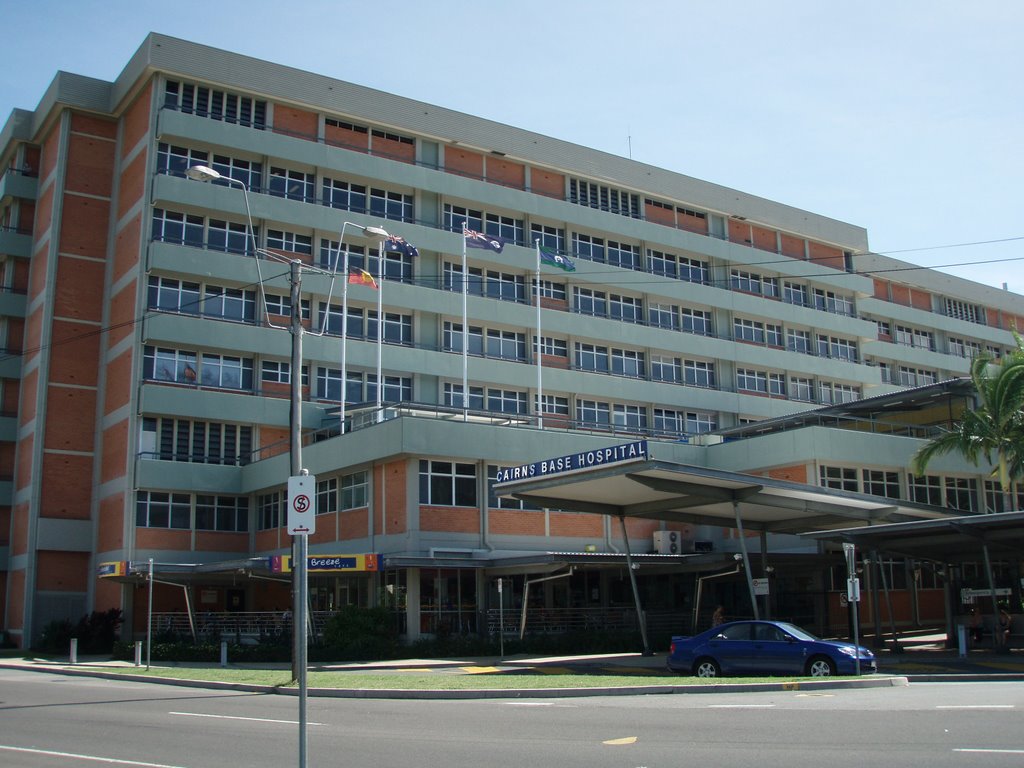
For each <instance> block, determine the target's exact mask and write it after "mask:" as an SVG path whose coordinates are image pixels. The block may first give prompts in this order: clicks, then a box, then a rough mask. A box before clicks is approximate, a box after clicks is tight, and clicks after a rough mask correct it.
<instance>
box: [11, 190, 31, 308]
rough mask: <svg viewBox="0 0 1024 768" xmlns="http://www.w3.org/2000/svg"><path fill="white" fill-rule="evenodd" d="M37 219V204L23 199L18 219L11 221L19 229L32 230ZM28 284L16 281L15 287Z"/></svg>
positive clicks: (19, 207) (22, 286) (22, 287)
mask: <svg viewBox="0 0 1024 768" xmlns="http://www.w3.org/2000/svg"><path fill="white" fill-rule="evenodd" d="M35 220H36V204H35V203H31V202H29V201H28V200H22V201H21V205H19V206H18V220H17V221H15V222H11V223H12V224H15V225H16V226H17V227H18V229H24V230H27V231H32V229H33V227H34V226H35ZM25 274H26V275H27V274H28V272H27V271H26V273H25ZM15 275H17V272H15ZM26 285H27V283H20V284H18V283H16V284H15V286H14V287H15V288H21V289H24V288H25V286H26Z"/></svg>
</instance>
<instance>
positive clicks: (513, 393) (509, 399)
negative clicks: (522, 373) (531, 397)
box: [487, 387, 527, 414]
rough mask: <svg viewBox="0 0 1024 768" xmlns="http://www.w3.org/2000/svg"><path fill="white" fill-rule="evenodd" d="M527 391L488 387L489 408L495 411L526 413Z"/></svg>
mask: <svg viewBox="0 0 1024 768" xmlns="http://www.w3.org/2000/svg"><path fill="white" fill-rule="evenodd" d="M526 403H527V396H526V392H519V391H517V390H514V389H493V388H491V387H488V388H487V410H489V411H494V412H495V413H515V414H525V413H526Z"/></svg>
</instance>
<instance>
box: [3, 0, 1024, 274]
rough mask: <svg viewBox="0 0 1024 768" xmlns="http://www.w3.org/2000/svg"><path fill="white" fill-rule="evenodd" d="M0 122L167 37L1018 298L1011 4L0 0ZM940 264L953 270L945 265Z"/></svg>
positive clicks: (941, 0) (917, 0)
mask: <svg viewBox="0 0 1024 768" xmlns="http://www.w3.org/2000/svg"><path fill="white" fill-rule="evenodd" d="M0 12H2V16H0V17H2V18H3V19H4V21H5V28H6V31H7V33H6V34H5V35H4V60H5V66H4V67H2V68H0V120H2V121H6V119H7V116H8V115H9V114H10V111H11V109H13V108H15V107H21V108H28V109H31V108H34V107H35V106H36V104H37V103H38V101H39V98H40V97H41V96H42V94H43V92H44V90H45V89H46V87H47V85H48V84H49V83H50V81H51V79H52V78H53V75H54V73H55V72H56V71H57V70H58V69H64V70H67V71H71V72H76V73H79V74H83V75H89V76H92V77H98V78H102V79H105V80H111V79H113V78H114V77H116V76H117V74H118V73H119V72H120V70H121V68H122V67H123V66H124V64H125V63H126V62H127V61H128V59H129V57H130V56H131V55H132V53H134V51H135V50H136V49H137V48H138V46H139V45H140V44H141V43H142V40H143V38H144V37H145V35H146V34H147V33H148V32H150V31H155V32H161V33H164V34H168V35H173V36H176V37H181V38H185V39H188V40H193V41H195V42H199V43H204V44H208V45H214V46H217V47H220V48H225V49H228V50H232V51H237V52H239V53H244V54H247V55H251V56H257V57H260V58H263V59H267V60H270V61H274V62H277V63H280V64H287V65H289V66H293V67H298V68H300V69H305V70H309V71H313V72H317V73H320V74H324V75H328V76H331V77H336V78H339V79H343V80H349V81H351V82H355V83H359V84H362V85H366V86H370V87H374V88H380V89H383V90H386V91H391V92H393V93H397V94H400V95H402V96H407V97H410V98H415V99H420V100H422V101H426V102H430V103H433V104H437V105H440V106H444V107H448V108H451V109H456V110H460V111H463V112H468V113H471V114H475V115H480V116H482V117H486V118H489V119H492V120H497V121H500V122H503V123H508V124H511V125H515V126H518V127H521V128H525V129H528V130H532V131H536V132H539V133H542V134H546V135H549V136H555V137H557V138H560V139H565V140H567V141H572V142H575V143H577V144H583V145H585V146H589V147H593V148H595V149H600V150H603V151H605V152H611V153H614V154H618V155H623V156H627V157H628V156H631V157H632V158H633V159H635V160H640V161H643V162H646V163H651V164H653V165H657V166H660V167H663V168H668V169H670V170H673V171H678V172H680V173H684V174H687V175H690V176H695V177H697V178H700V179H705V180H707V181H711V182H714V183H717V184H723V185H725V186H729V187H734V188H736V189H739V190H742V191H744V192H749V193H751V194H755V195H760V196H762V197H767V198H770V199H773V200H778V201H780V202H783V203H786V204H788V205H793V206H796V207H798V208H803V209H806V210H809V211H813V212H814V213H818V214H822V215H825V216H830V217H832V218H836V219H840V220H842V221H846V222H849V223H852V224H856V225H858V226H862V227H865V228H866V229H867V230H868V236H869V239H870V244H871V248H872V249H873V250H875V251H877V252H881V253H887V254H891V255H893V256H895V257H896V258H900V259H904V260H906V261H910V262H913V263H915V264H920V265H924V266H932V267H937V268H941V269H943V270H944V271H948V272H950V273H953V274H957V275H960V276H962V277H967V278H969V279H973V280H977V281H979V282H983V283H986V284H988V285H994V286H997V287H1001V286H1002V284H1003V283H1007V284H1008V287H1009V289H1010V290H1012V291H1014V292H1017V293H1024V218H1022V216H1021V210H1022V207H1024V206H1022V203H1024V191H1022V189H1024V152H1022V151H1021V150H1022V146H1021V145H1022V137H1024V99H1022V94H1024V86H1022V80H1021V76H1022V74H1024V45H1022V44H1021V42H1020V40H1021V37H1022V33H1024V4H1022V3H1017V2H1012V1H1011V0H1001V1H998V0H974V2H970V3H964V2H958V3H953V2H947V1H946V0H897V2H892V0H888V1H881V0H862V1H861V2H859V3H844V4H838V3H831V2H822V0H775V1H774V2H771V3H766V2H759V0H745V1H744V0H716V1H715V2H697V1H696V0H637V1H636V2H633V3H622V2H610V0H516V1H515V2H506V0H487V1H486V2H479V1H478V0H474V1H473V2H471V1H470V0H435V2H423V1H422V0H391V1H390V2H387V3H382V2H365V0H334V1H333V2H328V1H327V0H292V2H290V3H281V2H279V1H275V2H267V1H266V0H248V2H238V1H237V0H205V2H196V1H195V0H178V1H177V2H175V3H167V2H166V0H163V1H162V2H153V1H152V0H134V1H133V2H126V1H125V0H105V1H104V2H98V1H94V0H34V1H33V2H31V3H26V2H17V1H16V0H0ZM954 265H955V266H954Z"/></svg>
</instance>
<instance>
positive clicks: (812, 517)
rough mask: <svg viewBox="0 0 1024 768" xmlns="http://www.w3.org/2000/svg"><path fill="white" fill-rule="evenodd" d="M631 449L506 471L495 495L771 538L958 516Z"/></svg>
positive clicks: (551, 506)
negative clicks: (588, 462)
mask: <svg viewBox="0 0 1024 768" xmlns="http://www.w3.org/2000/svg"><path fill="white" fill-rule="evenodd" d="M629 445H635V446H638V448H637V449H636V453H637V455H636V456H634V457H631V458H630V459H626V460H623V461H621V462H618V463H608V462H601V463H600V464H597V465H595V466H591V467H582V468H571V469H570V470H569V471H563V472H559V471H554V472H548V473H544V472H542V471H539V470H537V469H532V470H531V468H534V467H537V466H538V465H546V464H547V465H549V464H551V463H552V462H554V461H556V460H549V461H548V462H537V464H534V465H525V466H524V467H520V468H516V469H513V470H506V471H505V472H504V474H503V476H502V477H499V480H503V482H499V483H496V484H495V486H494V490H495V493H497V494H498V495H500V496H512V497H515V498H517V499H522V500H524V501H528V502H529V503H530V504H533V505H535V506H538V507H546V508H549V509H564V510H571V511H578V512H593V513H595V514H604V515H614V516H616V517H619V516H623V517H636V518H647V519H651V520H664V521H666V522H669V523H681V524H691V525H716V526H722V527H730V528H731V527H735V525H736V523H737V518H739V519H740V520H741V524H742V526H743V527H745V528H747V529H750V530H757V531H767V532H773V533H800V532H804V531H819V530H828V529H832V528H849V527H850V526H852V525H856V524H858V523H869V524H874V523H892V522H904V521H910V520H930V519H941V518H945V517H950V516H952V515H953V514H955V513H953V512H950V511H949V510H946V509H943V508H941V507H934V506H931V505H927V504H916V503H914V502H908V501H904V500H900V499H885V498H881V497H879V496H869V495H865V494H856V493H849V492H846V491H837V490H833V489H830V488H822V487H819V486H814V485H805V484H802V483H793V482H788V481H785V480H775V479H772V478H768V477H758V476H755V475H749V474H745V473H741V472H727V471H723V470H715V469H707V468H704V467H698V466H694V465H690V464H678V463H674V462H668V461H659V460H655V459H652V458H651V457H650V454H649V453H648V452H647V444H646V441H639V442H638V443H633V444H629ZM616 448H619V446H617V447H616ZM605 450H612V449H605ZM582 455H583V454H581V455H580V456H582ZM566 458H571V457H566ZM556 466H557V465H556ZM517 474H518V475H519V477H518V478H517V477H516V475H517ZM506 478H508V479H506Z"/></svg>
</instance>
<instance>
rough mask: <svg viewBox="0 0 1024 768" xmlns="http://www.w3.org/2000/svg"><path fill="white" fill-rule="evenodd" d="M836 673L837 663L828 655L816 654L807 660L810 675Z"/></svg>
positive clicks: (825, 675) (829, 675) (827, 675)
mask: <svg viewBox="0 0 1024 768" xmlns="http://www.w3.org/2000/svg"><path fill="white" fill-rule="evenodd" d="M835 673H836V663H835V662H834V661H832V659H830V658H829V657H828V656H815V657H814V658H812V659H811V660H810V661H808V662H807V674H808V675H809V676H810V677H831V676H832V675H834V674H835Z"/></svg>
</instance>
